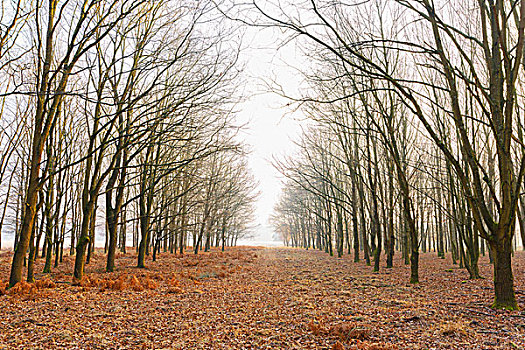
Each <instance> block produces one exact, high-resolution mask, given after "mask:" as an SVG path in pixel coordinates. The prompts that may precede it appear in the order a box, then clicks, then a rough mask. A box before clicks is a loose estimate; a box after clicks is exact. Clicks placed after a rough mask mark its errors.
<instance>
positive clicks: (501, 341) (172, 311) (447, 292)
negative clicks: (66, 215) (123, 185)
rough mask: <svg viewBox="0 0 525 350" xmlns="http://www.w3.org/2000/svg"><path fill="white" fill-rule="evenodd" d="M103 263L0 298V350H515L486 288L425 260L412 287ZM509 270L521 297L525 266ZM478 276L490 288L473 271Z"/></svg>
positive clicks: (268, 260)
mask: <svg viewBox="0 0 525 350" xmlns="http://www.w3.org/2000/svg"><path fill="white" fill-rule="evenodd" d="M7 260H8V257H3V258H2V259H0V264H1V265H0V266H1V268H2V271H1V273H0V276H1V277H5V274H6V267H5V263H6V261H7ZM103 262H104V261H103V256H98V257H97V258H96V259H95V262H94V263H93V264H92V265H91V266H90V268H91V275H90V276H91V279H90V280H89V281H85V282H84V286H71V285H70V284H69V283H68V281H70V276H69V275H68V271H70V270H68V268H69V266H70V263H71V261H69V260H68V261H66V263H65V264H63V265H62V266H61V268H59V269H58V270H57V271H56V272H55V273H54V274H53V275H52V279H53V280H54V281H55V282H57V283H56V287H54V288H48V289H39V290H37V291H27V293H26V294H24V293H25V292H24V291H20V293H19V295H12V296H2V297H0V316H1V317H0V349H4V348H5V349H15V348H22V347H23V348H26V349H57V348H63V349H331V348H333V347H334V348H336V349H344V348H346V349H376V350H379V349H411V348H413V349H512V348H516V349H525V314H524V313H522V312H499V311H498V312H496V311H493V310H491V309H490V308H488V307H487V305H489V304H490V300H491V293H492V291H491V283H490V278H488V279H486V280H480V281H465V280H464V279H465V278H466V277H467V275H466V274H465V272H464V271H463V270H459V269H457V268H454V267H452V265H451V264H450V262H448V261H443V260H438V259H435V258H434V257H433V256H432V257H431V256H430V255H423V257H422V283H421V284H420V285H419V286H411V285H408V284H406V281H407V280H408V274H409V270H408V268H407V267H405V266H403V265H401V262H400V261H398V260H396V261H395V263H396V265H398V266H399V265H401V266H400V267H396V268H394V269H393V270H386V269H384V270H383V271H381V272H380V273H378V274H374V273H372V272H371V268H370V267H368V266H366V265H364V264H363V263H358V264H355V263H353V262H352V261H351V259H350V258H349V257H345V258H343V259H337V258H334V257H329V256H327V255H326V254H324V253H321V252H315V251H309V252H306V251H302V250H292V249H275V248H272V249H253V248H237V249H232V250H230V251H228V252H226V253H220V252H213V253H211V254H202V255H199V256H197V257H195V256H190V255H187V256H184V257H180V256H179V257H173V256H171V255H169V254H163V255H161V257H160V258H159V260H158V261H157V262H155V263H151V262H150V264H149V269H148V270H146V271H144V270H139V269H136V268H134V267H133V265H134V257H133V256H132V255H127V256H123V257H120V258H119V260H118V263H117V265H118V266H120V269H119V271H117V272H116V273H114V274H112V275H110V277H109V278H107V276H108V275H107V274H103V273H102V271H103ZM515 264H516V267H515V271H516V283H517V285H518V291H519V292H520V293H523V292H522V291H523V290H524V289H525V288H524V287H525V284H524V279H523V276H524V272H525V271H524V266H525V255H523V254H518V256H517V258H516V259H515ZM431 271H432V272H431ZM481 271H482V273H483V275H484V276H487V277H489V276H490V266H489V265H488V264H487V263H486V262H485V261H483V263H482V264H481ZM133 276H136V277H133ZM118 277H120V279H121V280H122V281H124V285H123V286H122V285H119V286H116V284H117V283H116V282H115V281H117V280H118ZM133 278H136V280H140V283H141V285H142V286H143V288H144V290H142V291H140V289H142V287H140V286H139V287H140V288H134V287H133V282H132V279H133ZM3 280H4V281H5V278H3ZM110 282H111V283H110ZM112 283H113V284H112ZM119 289H122V290H119ZM135 289H136V290H135ZM518 296H519V300H520V305H521V306H522V307H525V298H524V295H523V294H518ZM337 342H339V343H337ZM341 346H342V347H341Z"/></svg>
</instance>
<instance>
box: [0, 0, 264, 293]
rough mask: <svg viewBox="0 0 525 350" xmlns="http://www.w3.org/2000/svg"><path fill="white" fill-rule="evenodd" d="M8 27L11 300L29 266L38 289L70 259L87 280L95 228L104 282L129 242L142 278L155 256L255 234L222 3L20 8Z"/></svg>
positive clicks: (4, 59) (19, 3) (117, 2)
mask: <svg viewBox="0 0 525 350" xmlns="http://www.w3.org/2000/svg"><path fill="white" fill-rule="evenodd" d="M0 16H1V17H0V23H1V31H0V35H1V39H0V40H1V41H0V44H1V46H0V75H1V77H0V81H2V83H1V85H0V88H1V90H2V95H1V102H2V110H1V114H0V118H1V119H0V125H1V130H0V144H1V149H0V162H1V163H0V187H1V189H2V192H1V194H0V195H1V197H0V198H2V209H1V210H2V214H1V215H2V216H1V220H2V221H1V222H0V229H3V233H5V234H7V235H11V236H14V241H15V243H14V257H13V262H12V268H11V275H10V281H9V284H10V286H13V285H15V284H16V283H18V282H20V281H21V280H22V275H23V270H24V269H23V267H24V265H25V264H27V280H28V281H33V280H34V262H35V259H37V258H38V257H39V256H45V258H46V262H45V268H44V272H49V271H50V269H51V265H52V264H53V257H54V264H55V266H56V265H57V264H58V263H59V262H60V261H61V260H62V256H63V251H64V246H66V247H67V246H68V245H69V247H70V251H69V253H70V254H75V266H74V277H75V278H76V279H81V278H82V277H83V275H84V266H85V264H86V263H89V260H90V257H91V256H92V254H93V252H94V248H95V238H96V237H95V236H96V231H97V223H96V221H97V217H102V218H103V219H102V220H103V225H99V226H102V227H104V234H103V235H104V236H105V246H106V252H107V265H106V270H107V271H113V270H114V268H115V255H116V252H117V249H121V250H122V251H124V252H125V250H126V242H128V241H132V242H133V246H134V247H136V249H137V251H138V262H137V264H138V266H139V267H144V265H145V256H146V255H147V254H150V252H151V251H152V253H153V259H155V258H156V254H157V253H158V252H160V251H161V250H164V251H167V250H169V251H171V252H177V251H179V252H180V253H182V252H183V251H184V248H185V247H186V245H188V244H189V243H190V241H191V244H192V245H193V248H194V251H195V253H197V252H198V251H199V249H205V250H208V249H210V248H211V247H212V246H222V247H223V249H224V247H225V246H227V245H231V244H235V243H236V241H237V239H238V238H239V237H242V236H243V235H246V234H248V233H249V232H250V223H251V220H252V215H253V204H252V202H253V199H254V197H255V196H256V193H255V192H254V191H255V186H256V184H255V181H254V179H253V177H252V176H251V174H250V173H249V170H248V167H247V162H246V153H247V150H246V147H245V146H243V145H242V144H241V143H239V141H237V133H238V131H239V128H240V127H239V126H237V125H236V124H235V112H234V110H233V108H234V105H235V103H236V102H237V99H238V98H237V97H236V96H238V93H237V88H236V86H237V85H238V84H239V79H240V75H239V71H238V70H237V69H236V66H237V64H238V56H239V50H240V43H239V38H238V35H237V32H236V31H235V30H234V28H232V27H231V26H230V25H229V24H228V23H227V22H226V21H225V20H224V17H222V16H221V15H220V13H218V12H217V11H216V6H215V4H214V3H213V2H211V1H199V2H192V3H191V4H188V3H187V2H185V1H178V0H159V1H147V0H143V1H138V0H102V1H101V0H63V1H62V0H49V1H38V2H34V1H24V0H13V1H4V2H3V4H2V12H1V13H0ZM130 230H131V235H129V234H128V232H129V231H130ZM128 236H131V237H132V239H130V237H128ZM0 237H1V234H0ZM28 253H29V254H28Z"/></svg>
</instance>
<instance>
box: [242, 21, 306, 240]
mask: <svg viewBox="0 0 525 350" xmlns="http://www.w3.org/2000/svg"><path fill="white" fill-rule="evenodd" d="M280 34H281V33H279V32H278V31H277V30H275V29H264V30H259V29H257V28H249V29H248V32H247V33H246V37H245V40H246V42H247V45H248V46H249V47H248V48H247V49H246V50H244V52H243V57H242V60H244V61H245V62H246V69H245V72H244V73H245V76H246V79H247V86H246V97H247V100H246V101H245V102H244V103H242V104H241V105H240V106H239V118H240V121H242V122H246V123H248V125H247V130H246V132H245V133H244V135H243V136H244V139H245V141H246V142H247V143H248V145H250V146H251V148H252V151H253V152H252V154H251V155H250V157H249V161H250V167H251V169H252V172H253V174H254V176H255V178H256V179H257V180H258V181H259V184H260V185H259V190H260V192H261V195H260V197H259V199H258V201H257V203H256V208H257V210H256V224H258V225H259V228H258V229H257V231H256V236H255V237H254V239H253V240H254V241H270V240H271V239H272V235H273V229H272V227H271V226H270V225H269V224H268V218H269V216H270V214H271V213H272V211H273V206H274V204H275V203H276V202H277V200H278V197H279V193H280V191H281V187H282V184H281V177H280V175H279V173H278V171H277V170H276V169H275V168H274V167H273V166H272V164H271V161H272V157H274V156H275V157H282V156H283V155H285V154H290V153H292V152H293V149H294V144H293V141H292V140H294V139H295V140H296V139H297V138H298V134H299V133H300V130H301V128H300V123H301V122H300V120H299V119H300V118H298V116H297V115H296V114H294V115H292V114H291V113H290V110H289V108H286V107H284V106H285V104H286V103H287V102H289V101H288V100H287V99H285V98H283V97H280V96H279V95H277V94H275V93H272V92H269V91H268V90H269V89H268V87H267V83H268V82H269V80H270V79H273V80H275V82H277V83H278V84H279V85H281V86H282V87H283V88H285V90H286V91H290V92H292V93H293V92H294V91H295V92H296V91H297V88H298V86H299V83H300V81H301V77H300V76H299V75H298V74H297V72H295V71H294V69H293V68H291V66H294V65H296V63H297V62H299V61H300V55H299V54H298V53H297V51H296V49H295V47H294V45H293V44H288V45H287V46H285V47H282V48H279V49H278V43H279V42H280V40H281V39H282V36H280ZM281 35H282V34H281ZM285 60H286V62H285Z"/></svg>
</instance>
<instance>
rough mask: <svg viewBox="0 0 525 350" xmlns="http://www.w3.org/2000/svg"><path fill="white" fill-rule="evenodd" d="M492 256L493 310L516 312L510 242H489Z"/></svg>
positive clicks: (505, 240)
mask: <svg viewBox="0 0 525 350" xmlns="http://www.w3.org/2000/svg"><path fill="white" fill-rule="evenodd" d="M490 248H491V250H492V253H493V256H494V293H495V298H494V303H493V304H492V307H493V308H496V309H507V310H517V309H518V303H517V302H516V294H515V292H514V278H513V275H512V240H511V239H502V240H501V242H495V241H490Z"/></svg>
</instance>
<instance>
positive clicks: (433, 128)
mask: <svg viewBox="0 0 525 350" xmlns="http://www.w3.org/2000/svg"><path fill="white" fill-rule="evenodd" d="M232 9H236V10H238V11H240V12H237V14H239V13H249V14H250V16H252V17H251V18H256V19H255V20H254V21H253V23H252V24H254V25H264V26H273V27H279V28H281V29H283V30H284V31H285V32H286V33H288V34H289V37H288V38H287V40H295V42H296V44H297V45H298V47H301V48H303V50H304V53H305V55H307V56H308V59H309V61H308V62H310V63H311V64H305V65H304V66H302V67H298V69H299V70H300V72H302V73H303V76H304V78H305V82H306V83H307V84H308V88H307V89H304V90H303V92H304V93H303V94H302V95H301V96H292V98H295V99H296V101H297V102H298V104H299V107H300V108H302V110H303V111H304V112H305V113H306V114H307V116H308V117H309V119H310V120H311V122H310V125H311V127H310V128H309V130H307V131H306V132H305V133H304V136H303V138H302V140H301V141H300V142H299V148H300V151H299V154H298V155H297V156H293V157H290V158H289V159H285V160H282V161H280V162H278V164H277V166H278V167H279V168H280V169H281V170H282V172H283V173H284V174H285V175H286V177H287V179H288V180H287V183H286V186H285V190H284V193H283V196H282V199H281V202H280V203H279V205H278V206H277V208H276V214H275V216H274V222H275V226H276V228H277V229H278V230H279V231H280V232H281V234H283V235H284V237H285V238H286V239H288V238H289V239H290V241H291V242H292V243H293V244H294V245H301V246H305V247H309V246H315V247H319V248H322V249H326V250H327V251H329V252H331V250H332V249H334V248H335V250H336V251H337V252H338V254H342V251H343V249H344V248H345V246H346V248H347V249H350V247H351V246H352V247H353V249H354V254H355V257H356V259H357V258H358V256H359V251H360V250H361V249H363V250H364V257H365V259H370V256H372V255H373V257H374V264H375V268H376V269H378V268H379V260H380V255H381V251H382V250H383V249H384V250H385V252H386V254H387V265H388V266H391V264H392V255H393V254H394V250H395V248H396V247H398V248H400V249H402V250H403V251H404V253H403V254H404V255H405V257H407V258H408V259H409V260H410V264H411V270H412V273H411V282H414V283H416V282H418V261H419V252H420V250H422V249H423V250H428V249H429V245H431V246H432V248H434V247H435V249H436V250H437V251H438V253H439V255H441V256H443V254H444V253H445V251H451V252H452V254H453V257H454V259H461V261H462V262H463V263H464V264H465V266H466V267H467V268H468V269H469V272H470V275H471V277H473V278H475V277H478V276H479V273H478V269H477V259H478V256H479V251H480V250H481V251H482V250H483V249H485V248H488V250H489V252H490V254H491V257H492V258H493V261H494V290H495V300H494V307H496V308H507V309H516V308H517V303H516V297H515V291H514V283H513V275H512V253H513V242H515V233H517V232H521V236H522V238H521V240H522V241H523V236H524V235H525V229H524V227H525V226H524V225H525V215H524V213H525V212H524V211H525V202H524V198H523V195H522V193H523V192H522V191H523V190H522V183H523V177H524V174H525V146H524V143H523V133H524V130H523V125H524V124H525V123H524V119H523V115H524V105H525V104H524V102H525V100H524V95H523V87H524V86H525V85H524V84H523V83H524V81H523V77H524V76H525V75H524V62H525V59H524V48H525V1H522V0H516V1H503V0H502V1H490V0H479V1H476V2H468V1H467V2H465V1H460V0H457V1H455V0H452V1H447V2H434V1H431V0H395V1H385V0H369V1H355V2H354V1H324V0H305V1H299V2H296V1H294V2H287V1H270V2H266V3H264V4H262V3H261V4H259V2H257V1H255V2H253V3H252V4H251V5H242V6H240V7H239V6H233V7H232ZM232 16H234V15H232ZM284 93H285V94H286V92H284ZM518 227H519V229H518ZM480 238H481V239H483V240H480Z"/></svg>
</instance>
